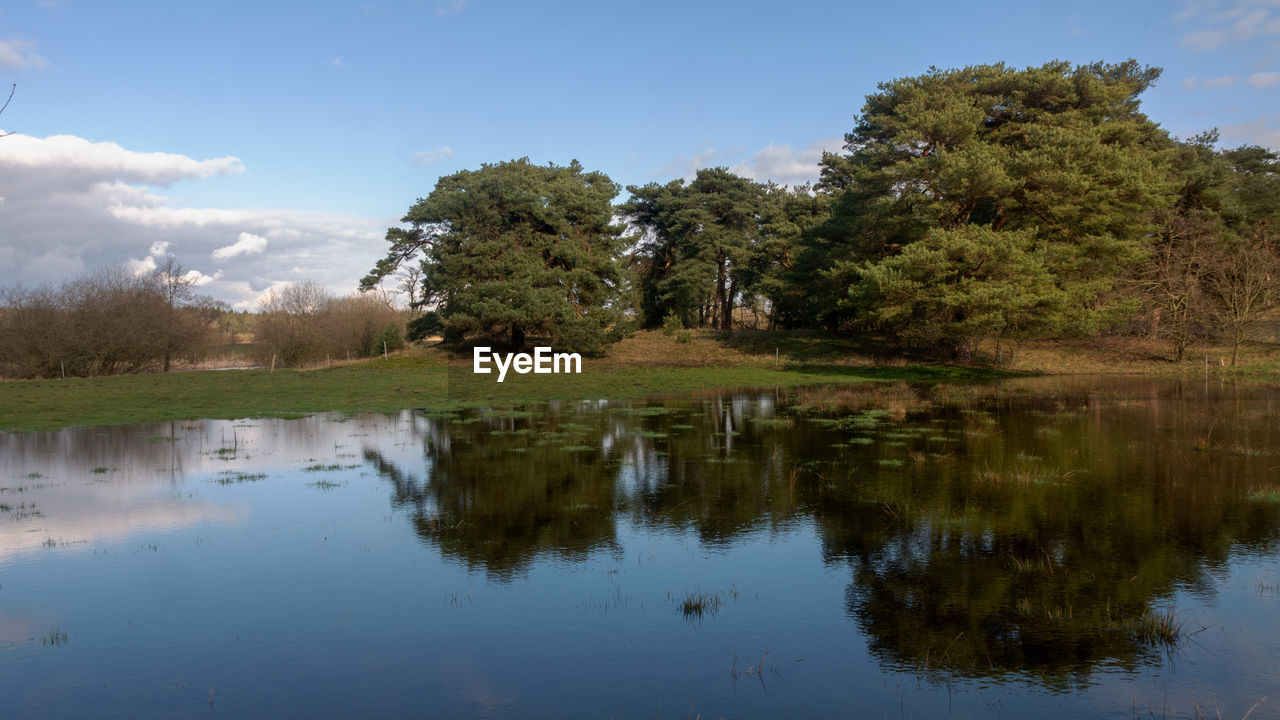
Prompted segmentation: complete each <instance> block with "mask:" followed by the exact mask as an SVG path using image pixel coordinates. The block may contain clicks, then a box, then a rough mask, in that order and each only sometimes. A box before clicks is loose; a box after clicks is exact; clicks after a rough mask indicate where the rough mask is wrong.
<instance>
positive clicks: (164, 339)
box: [151, 255, 207, 372]
mask: <svg viewBox="0 0 1280 720" xmlns="http://www.w3.org/2000/svg"><path fill="white" fill-rule="evenodd" d="M151 278H152V280H153V282H155V285H156V291H157V292H158V293H159V294H160V297H161V299H163V301H164V317H163V319H162V321H161V327H160V331H161V332H160V345H161V351H162V353H163V355H164V372H169V368H170V367H171V365H172V363H173V357H174V355H176V354H178V353H183V352H186V353H188V354H190V352H191V350H192V349H193V348H194V346H195V345H197V344H198V343H199V341H200V340H201V339H202V338H203V337H204V336H205V334H206V329H207V323H206V322H204V317H203V316H202V315H200V314H198V313H193V312H190V309H191V308H192V307H193V306H195V305H196V304H198V300H199V298H198V297H197V296H196V291H195V288H196V276H195V275H194V274H193V273H191V272H190V271H188V270H187V269H186V268H185V267H183V266H182V264H181V263H179V262H178V260H177V258H175V257H174V256H172V255H165V256H164V259H162V260H161V261H160V262H159V263H158V264H157V265H156V269H155V270H153V271H152V272H151Z"/></svg>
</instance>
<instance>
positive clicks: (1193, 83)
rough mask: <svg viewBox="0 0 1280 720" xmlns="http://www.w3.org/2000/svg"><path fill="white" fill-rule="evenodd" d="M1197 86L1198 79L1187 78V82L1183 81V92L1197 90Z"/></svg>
mask: <svg viewBox="0 0 1280 720" xmlns="http://www.w3.org/2000/svg"><path fill="white" fill-rule="evenodd" d="M1195 86H1196V78H1195V77H1189V78H1187V79H1186V80H1183V81H1182V89H1183V90H1191V89H1193V88H1195Z"/></svg>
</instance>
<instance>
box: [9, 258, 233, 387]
mask: <svg viewBox="0 0 1280 720" xmlns="http://www.w3.org/2000/svg"><path fill="white" fill-rule="evenodd" d="M194 289H195V285H194V281H193V280H192V278H191V276H189V275H187V274H186V271H185V270H183V269H182V268H181V266H179V265H178V264H177V263H176V262H175V261H173V260H172V259H171V258H170V259H169V260H167V261H166V262H164V263H162V264H161V266H160V267H159V268H157V269H156V270H155V271H154V272H150V273H142V274H137V273H133V272H129V271H128V270H126V269H124V268H122V267H107V268H102V269H99V270H97V271H94V272H91V273H89V274H86V275H84V276H82V277H79V278H76V279H74V280H70V281H68V282H65V283H63V284H61V285H46V286H41V287H35V288H24V287H17V288H10V289H5V290H0V376H4V377H23V378H27V377H60V376H64V375H67V376H70V375H110V374H114V373H124V372H139V371H143V370H150V369H157V370H166V371H167V370H169V369H170V368H171V367H172V366H173V365H174V364H175V363H182V362H194V361H196V360H198V359H199V358H200V357H201V356H202V355H203V354H204V352H205V351H206V349H207V348H208V347H209V346H210V345H211V344H215V343H218V342H227V341H228V339H233V338H234V332H235V326H234V319H233V318H234V313H233V312H232V311H231V309H230V308H228V307H227V306H226V305H224V304H222V303H219V302H216V301H214V300H212V299H209V298H203V297H200V296H198V295H196V293H195V292H194Z"/></svg>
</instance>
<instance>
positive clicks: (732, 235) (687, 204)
mask: <svg viewBox="0 0 1280 720" xmlns="http://www.w3.org/2000/svg"><path fill="white" fill-rule="evenodd" d="M628 190H629V191H630V192H631V193H632V197H631V199H630V200H628V201H627V202H626V203H624V204H623V205H622V207H621V208H620V211H621V212H622V214H623V215H625V216H626V217H627V218H628V219H629V220H630V221H631V222H632V223H633V224H634V225H636V226H637V227H640V228H642V229H643V230H644V231H645V240H644V241H643V243H642V245H641V248H640V252H641V253H642V254H643V255H645V256H646V261H645V263H644V271H643V272H644V274H645V278H644V280H643V281H642V282H643V291H642V297H643V302H644V307H643V314H644V317H645V324H646V325H647V326H650V327H653V326H656V325H658V324H660V323H661V321H662V318H664V317H665V316H666V315H667V313H669V312H675V313H676V314H677V315H678V316H679V317H680V319H681V320H682V322H684V324H685V325H686V326H701V327H707V326H710V327H715V328H719V329H721V330H729V329H731V328H732V326H733V310H734V307H735V306H736V304H737V298H738V296H739V295H740V294H742V293H744V292H746V291H747V290H748V288H752V287H753V286H754V285H755V284H756V281H757V280H758V276H759V267H758V265H757V263H756V259H757V258H758V253H759V252H760V250H761V243H762V238H763V223H764V216H765V214H766V212H767V211H766V209H765V206H766V204H767V191H766V186H764V185H761V184H760V183H756V182H753V181H751V180H748V179H747V178H743V177H740V176H738V175H735V174H733V173H731V172H729V171H728V170H727V169H725V168H710V169H706V170H699V171H698V173H697V175H696V176H695V177H694V179H693V181H692V182H691V183H689V184H688V185H685V184H684V181H682V180H676V181H673V182H670V183H668V184H666V185H658V184H656V183H650V184H649V185H646V186H644V187H630V188H628Z"/></svg>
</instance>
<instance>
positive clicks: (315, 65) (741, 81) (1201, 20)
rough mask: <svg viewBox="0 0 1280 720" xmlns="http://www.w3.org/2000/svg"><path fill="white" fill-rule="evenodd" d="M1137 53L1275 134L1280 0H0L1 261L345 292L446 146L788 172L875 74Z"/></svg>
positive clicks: (670, 168) (845, 124)
mask: <svg viewBox="0 0 1280 720" xmlns="http://www.w3.org/2000/svg"><path fill="white" fill-rule="evenodd" d="M1130 57H1132V58H1135V59H1137V60H1138V61H1139V62H1142V63H1144V64H1149V65H1155V66H1159V67H1162V68H1164V76H1163V77H1162V79H1161V80H1160V82H1159V83H1158V85H1157V86H1156V87H1155V88H1153V89H1152V90H1150V91H1149V92H1148V93H1147V94H1146V95H1144V97H1143V106H1144V110H1145V111H1146V112H1147V113H1148V115H1150V116H1151V117H1152V118H1153V119H1154V120H1156V121H1157V122H1159V123H1160V124H1162V125H1163V126H1164V127H1166V128H1167V129H1168V130H1169V131H1170V132H1172V133H1174V134H1176V135H1179V136H1182V137H1186V136H1189V135H1191V134H1194V133H1196V132H1199V131H1201V130H1204V129H1207V128H1211V127H1218V128H1220V129H1221V131H1222V134H1223V140H1224V144H1227V145H1231V146H1234V145H1239V144H1242V143H1257V144H1263V145H1267V146H1269V147H1272V148H1280V0H1223V1H1222V2H1132V3H1127V2H1114V1H1112V2H1086V3H1052V4H1049V3H1034V2H1017V3H1013V2H987V3H981V4H977V3H954V2H946V3H906V2H903V3H884V2H877V3H853V2H850V3H833V2H809V3H806V2H792V3H786V4H783V3H763V2H741V1H739V2H705V3H697V2H689V3H677V2H664V1H659V2H647V3H604V2H602V3H578V2H541V3H533V2H497V1H496V0H439V1H434V2H423V3H394V2H365V3H331V2H308V3H293V2H278V3H269V4H266V3H240V2H225V1H224V2H218V3H174V2H128V3H106V2H85V1H83V0H39V1H35V0H30V1H24V2H8V1H6V0H0V84H2V85H3V86H4V87H5V88H7V87H8V86H9V84H10V83H17V85H18V89H17V93H16V94H15V96H14V99H13V103H12V104H11V105H10V107H9V109H8V110H6V111H5V113H4V114H3V115H0V128H3V129H4V130H6V131H13V132H16V133H17V134H18V135H15V136H11V137H8V138H3V139H0V197H3V198H4V200H3V201H0V284H3V285H9V284H12V283H14V282H16V281H18V280H23V281H25V282H28V283H30V282H40V281H52V280H59V279H65V278H66V277H69V276H71V275H74V274H76V273H78V272H82V271H83V270H85V269H89V268H92V267H95V266H97V265H102V264H106V263H123V262H132V263H134V267H140V268H145V267H146V265H147V263H148V262H150V261H152V260H153V258H154V257H155V256H156V255H158V254H160V253H161V252H169V253H173V254H174V255H176V256H177V257H178V259H179V260H180V261H182V262H183V263H184V264H185V265H187V266H188V267H190V268H192V269H193V270H196V271H198V272H199V273H200V275H199V279H200V281H201V282H202V283H204V284H203V285H202V289H203V291H205V292H207V293H208V294H210V295H213V296H215V297H219V298H220V299H223V300H226V301H228V302H232V303H237V304H239V305H240V306H242V307H251V306H252V304H253V302H254V301H255V300H256V298H257V297H258V296H259V295H260V294H261V293H263V292H264V291H266V290H268V289H269V288H271V287H273V286H279V285H280V284H281V283H285V282H289V281H291V280H297V279H301V278H303V277H309V278H312V279H316V280H319V281H321V282H322V283H324V284H326V285H327V286H329V287H330V288H331V289H333V290H334V291H335V292H346V291H349V290H351V289H353V288H354V284H355V282H356V280H357V279H358V278H359V277H360V276H361V275H362V274H363V273H364V272H365V271H367V270H368V268H369V267H370V266H371V265H372V263H373V261H374V260H375V259H376V258H377V257H378V256H379V255H380V254H381V252H382V250H383V248H384V245H385V243H384V242H383V241H382V239H381V237H382V233H383V232H384V231H385V229H386V227H387V226H388V225H389V224H392V223H394V222H396V220H397V219H398V218H399V217H400V216H401V215H402V214H403V213H404V211H405V210H406V209H407V208H408V207H409V205H410V204H412V203H413V201H414V200H415V199H416V198H419V197H423V196H425V195H427V194H428V193H430V191H431V189H432V187H433V186H434V184H435V181H436V179H437V178H438V177H439V176H440V175H442V174H448V173H451V172H454V171H456V170H460V169H469V168H476V167H478V166H479V165H480V164H481V163H484V162H495V161H500V160H507V159H511V158H514V157H521V156H526V155H527V156H529V157H530V158H532V159H533V160H534V161H535V162H539V163H545V162H552V161H554V162H557V163H567V162H569V161H570V160H572V159H575V158H576V159H578V160H579V161H580V162H582V163H583V165H585V166H586V167H587V168H588V169H592V170H602V171H604V172H606V173H607V174H609V175H610V176H611V177H612V178H613V179H614V180H616V181H617V182H619V183H622V184H624V185H628V184H643V183H646V182H651V181H663V182H665V181H667V180H670V179H672V178H676V177H684V176H688V175H690V174H691V173H692V172H693V171H694V170H696V169H697V168H699V167H710V166H714V165H726V166H729V167H731V168H733V169H735V171H737V172H740V173H742V174H744V175H749V176H752V177H756V178H759V179H766V178H768V179H774V180H777V181H780V182H800V181H803V180H805V179H809V178H812V177H814V176H816V160H817V158H818V157H819V155H820V153H821V150H822V149H836V148H838V147H839V144H840V137H841V135H842V134H843V133H844V132H845V131H847V130H848V129H849V128H850V127H851V126H852V123H853V115H854V114H855V113H857V112H858V110H859V108H860V107H861V105H862V102H863V98H864V96H865V95H866V94H867V93H869V92H872V91H874V90H875V87H876V83H877V82H879V81H882V80H888V79H891V78H894V77H901V76H905V75H916V74H919V73H921V72H924V71H925V70H927V69H928V67H929V66H930V65H936V66H938V67H943V68H948V67H958V66H963V65H968V64H976V63H989V62H998V61H1004V62H1006V63H1008V64H1011V65H1014V66H1018V67H1022V66H1027V65H1039V64H1041V63H1044V62H1046V61H1049V60H1053V59H1065V60H1069V61H1072V62H1077V63H1085V62H1092V61H1095V60H1104V61H1109V62H1118V61H1121V60H1124V59H1126V58H1130ZM620 199H621V198H620ZM166 243H167V244H166Z"/></svg>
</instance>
